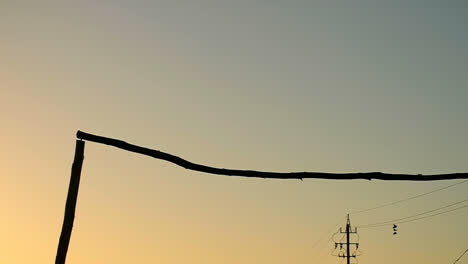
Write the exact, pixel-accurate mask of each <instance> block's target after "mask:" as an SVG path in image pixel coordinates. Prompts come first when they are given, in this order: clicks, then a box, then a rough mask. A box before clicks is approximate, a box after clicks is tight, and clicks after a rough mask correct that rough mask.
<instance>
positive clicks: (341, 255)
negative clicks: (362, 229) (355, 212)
mask: <svg viewBox="0 0 468 264" xmlns="http://www.w3.org/2000/svg"><path fill="white" fill-rule="evenodd" d="M340 234H346V243H344V242H335V249H336V248H337V247H338V245H339V246H340V249H343V245H346V254H345V253H343V252H341V251H340V253H339V254H338V257H339V258H346V264H351V258H356V254H354V253H353V254H351V252H350V249H351V245H355V246H356V249H358V248H359V243H357V242H350V235H352V234H357V227H355V228H354V231H352V230H351V221H350V220H349V214H348V216H347V220H346V231H344V232H343V230H342V228H341V227H340Z"/></svg>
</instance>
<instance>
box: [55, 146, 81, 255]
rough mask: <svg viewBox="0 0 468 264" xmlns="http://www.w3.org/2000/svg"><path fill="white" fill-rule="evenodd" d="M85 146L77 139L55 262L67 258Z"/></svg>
mask: <svg viewBox="0 0 468 264" xmlns="http://www.w3.org/2000/svg"><path fill="white" fill-rule="evenodd" d="M84 146H85V142H84V141H82V140H77V141H76V147H75V158H74V160H73V165H72V170H71V177H70V185H69V186H68V195H67V202H66V204H65V216H64V218H63V225H62V233H61V234H60V240H59V244H58V248H57V256H56V258H55V264H65V259H66V258H67V251H68V245H69V243H70V237H71V233H72V228H73V222H74V220H75V208H76V200H77V198H78V189H79V187H80V176H81V167H82V165H83V159H84Z"/></svg>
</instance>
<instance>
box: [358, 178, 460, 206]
mask: <svg viewBox="0 0 468 264" xmlns="http://www.w3.org/2000/svg"><path fill="white" fill-rule="evenodd" d="M465 182H468V180H464V181H461V182H457V183H454V184H451V185H447V186H444V187H442V188H438V189H435V190H432V191H429V192H425V193H421V194H418V195H415V196H411V197H408V198H405V199H401V200H397V201H394V202H390V203H385V204H382V205H379V206H375V207H370V208H367V209H363V210H358V211H354V212H351V214H360V213H364V212H368V211H372V210H376V209H380V208H383V207H387V206H391V205H394V204H398V203H402V202H406V201H409V200H413V199H416V198H419V197H422V196H426V195H429V194H431V193H435V192H438V191H442V190H445V189H448V188H451V187H454V186H456V185H459V184H463V183H465Z"/></svg>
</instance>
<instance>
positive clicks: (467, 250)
mask: <svg viewBox="0 0 468 264" xmlns="http://www.w3.org/2000/svg"><path fill="white" fill-rule="evenodd" d="M466 252H468V249H466V250H465V252H463V254H461V256H460V257H458V258H457V260H455V262H453V264H455V263H457V262H458V261H459V260H460V259H461V258H462V257H463V255H465V253H466Z"/></svg>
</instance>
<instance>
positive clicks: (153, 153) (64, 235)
mask: <svg viewBox="0 0 468 264" xmlns="http://www.w3.org/2000/svg"><path fill="white" fill-rule="evenodd" d="M76 137H77V140H76V147H75V157H74V160H73V165H72V170H71V176H70V184H69V187H68V194H67V201H66V204H65V216H64V219H63V225H62V232H61V234H60V239H59V244H58V248H57V255H56V258H55V264H65V260H66V257H67V252H68V245H69V243H70V237H71V232H72V228H73V222H74V219H75V209H76V201H77V198H78V189H79V185H80V177H81V168H82V166H83V159H84V147H85V141H90V142H95V143H100V144H105V145H109V146H113V147H116V148H120V149H123V150H126V151H130V152H135V153H139V154H142V155H146V156H150V157H153V158H155V159H161V160H165V161H168V162H171V163H174V164H176V165H178V166H180V167H183V168H185V169H188V170H194V171H199V172H205V173H210V174H217V175H224V176H240V177H256V178H265V179H266V178H269V179H299V180H303V179H330V180H355V179H365V180H372V179H376V180H385V181H439V180H456V179H468V173H449V174H432V175H422V174H391V173H382V172H356V173H324V172H267V171H254V170H235V169H224V168H215V167H210V166H206V165H202V164H197V163H193V162H190V161H188V160H185V159H183V158H180V157H178V156H175V155H172V154H169V153H165V152H162V151H158V150H154V149H149V148H145V147H140V146H137V145H132V144H129V143H127V142H125V141H122V140H118V139H113V138H107V137H102V136H97V135H93V134H88V133H85V132H82V131H78V132H77V134H76Z"/></svg>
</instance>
